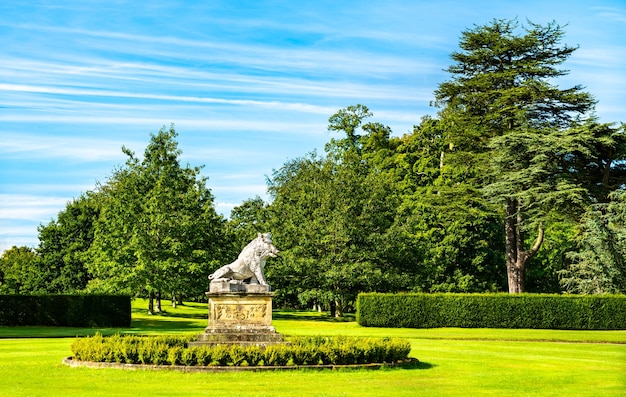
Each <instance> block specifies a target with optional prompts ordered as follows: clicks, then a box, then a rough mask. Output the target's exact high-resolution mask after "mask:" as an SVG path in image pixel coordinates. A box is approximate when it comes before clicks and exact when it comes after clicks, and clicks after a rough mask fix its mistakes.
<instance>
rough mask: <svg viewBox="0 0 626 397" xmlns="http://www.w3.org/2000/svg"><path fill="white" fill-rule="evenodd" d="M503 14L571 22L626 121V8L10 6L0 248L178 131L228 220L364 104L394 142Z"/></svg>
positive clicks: (609, 101) (0, 125) (579, 56)
mask: <svg viewBox="0 0 626 397" xmlns="http://www.w3.org/2000/svg"><path fill="white" fill-rule="evenodd" d="M493 18H504V19H513V18H518V20H519V21H520V22H521V23H523V22H525V21H526V20H527V19H529V20H531V21H533V22H538V23H546V22H549V21H552V20H554V21H556V22H557V23H559V24H561V25H565V24H567V27H566V28H565V31H566V36H565V38H564V43H566V44H569V45H579V46H580V49H579V50H578V51H576V52H575V53H574V55H573V56H572V57H571V58H570V60H568V62H567V63H566V64H565V67H566V68H567V69H569V70H570V74H569V75H568V76H566V77H564V78H561V79H560V80H559V84H560V85H561V86H562V87H566V86H572V85H575V84H581V85H583V86H585V87H586V89H587V91H589V92H590V93H592V94H593V95H594V96H595V97H596V99H597V100H598V101H599V103H598V105H597V108H596V110H597V115H598V116H599V118H600V121H602V122H619V121H625V122H626V115H625V112H624V109H626V40H625V39H626V33H624V32H626V1H624V0H620V1H608V0H598V1H589V2H572V1H570V0H568V1H549V0H543V1H536V0H527V1H501V0H493V1H472V2H469V1H446V0H439V1H436V2H434V1H418V0H414V1H409V0H407V1H400V0H385V1H361V2H356V1H308V2H307V1H262V0H259V1H159V0H153V1H149V2H143V1H142V2H139V1H135V2H124V1H115V0H109V1H102V2H100V1H88V0H80V1H73V0H64V1H58V2H51V1H37V0H34V1H11V0H7V1H3V2H1V3H0V252H2V251H3V250H4V249H7V248H10V247H11V246H13V245H18V246H21V245H27V246H31V247H35V246H37V244H38V240H37V226H38V225H40V224H45V223H48V222H49V221H50V220H51V219H53V218H56V215H57V214H58V212H59V211H61V210H63V209H64V208H65V205H66V203H67V202H68V200H71V199H72V198H74V197H78V196H80V194H81V193H83V192H85V191H88V190H93V189H94V187H95V185H96V183H97V182H105V181H106V178H107V177H108V176H109V175H110V174H111V172H112V170H113V169H114V168H115V167H116V166H118V165H120V164H122V163H123V162H124V160H125V156H124V155H123V153H122V151H121V147H122V145H125V146H127V147H129V148H130V149H132V150H134V151H135V152H137V154H142V153H143V149H144V148H145V147H146V145H147V143H148V141H149V134H150V133H155V132H157V131H158V130H159V129H160V128H161V127H162V126H164V125H166V126H169V125H170V124H171V123H174V125H175V127H176V130H177V131H178V132H179V137H178V141H179V147H180V149H181V150H182V151H183V155H182V159H183V161H184V162H188V163H189V164H190V165H192V166H197V165H205V168H204V169H203V175H205V176H208V177H209V182H208V185H209V187H210V188H211V190H212V192H213V194H214V196H215V199H216V204H217V209H218V211H219V212H221V213H223V214H224V215H226V216H228V214H229V213H230V210H231V209H232V207H233V206H235V205H239V204H240V203H241V202H242V201H243V200H245V199H247V198H251V197H254V196H256V195H260V196H261V197H264V198H266V185H265V179H266V176H269V175H271V173H272V170H273V169H277V168H279V167H281V166H282V165H283V164H284V163H285V162H286V161H287V160H289V159H293V158H296V157H299V156H302V155H304V154H306V153H308V152H310V151H312V150H314V149H318V150H321V149H322V148H323V145H324V143H325V142H327V141H328V140H329V139H330V138H331V136H332V135H331V134H330V133H329V132H328V131H327V124H328V123H327V121H328V118H329V116H330V115H332V114H333V113H334V112H336V111H337V110H338V109H340V108H343V107H346V106H348V105H355V104H358V103H360V104H364V105H366V106H368V107H369V108H370V110H371V111H372V112H373V113H374V118H373V120H375V121H379V122H382V123H384V124H387V125H389V126H390V127H391V128H392V129H393V131H394V134H396V135H402V134H404V133H407V132H409V131H410V130H411V129H412V126H413V125H414V124H417V123H418V122H419V120H420V118H421V117H422V116H423V115H426V114H431V115H434V114H435V113H436V109H434V108H431V107H430V106H429V102H430V101H431V99H432V98H433V91H434V90H435V89H436V87H437V85H438V84H439V83H441V82H443V81H445V80H447V79H448V78H449V76H448V75H447V74H446V73H445V72H444V71H443V69H445V68H446V67H448V66H449V65H450V64H451V62H450V58H449V54H450V53H451V52H452V51H455V50H457V49H458V41H459V37H460V34H461V31H463V30H465V29H467V28H471V27H473V26H474V25H475V24H476V25H482V24H485V23H488V22H489V21H490V20H492V19H493Z"/></svg>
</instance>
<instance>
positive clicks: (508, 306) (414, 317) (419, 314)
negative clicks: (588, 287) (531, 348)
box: [357, 293, 626, 330]
mask: <svg viewBox="0 0 626 397" xmlns="http://www.w3.org/2000/svg"><path fill="white" fill-rule="evenodd" d="M357 321H358V323H359V324H360V325H362V326H366V327H367V326H369V327H406V328H441V327H462V328H545V329H579V330H582V329H588V330H600V329H607V330H608V329H626V296H624V295H600V296H598V295H544V294H513V295H512V294H379V293H366V294H360V295H359V296H358V298H357Z"/></svg>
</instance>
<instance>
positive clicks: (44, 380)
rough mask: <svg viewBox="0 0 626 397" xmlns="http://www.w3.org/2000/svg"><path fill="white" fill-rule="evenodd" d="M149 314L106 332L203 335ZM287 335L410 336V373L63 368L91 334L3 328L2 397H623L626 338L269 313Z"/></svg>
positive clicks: (199, 311)
mask: <svg viewBox="0 0 626 397" xmlns="http://www.w3.org/2000/svg"><path fill="white" fill-rule="evenodd" d="M166 309H167V312H168V313H166V314H164V315H158V316H148V315H146V314H144V312H145V302H141V301H138V302H135V303H134V312H133V323H132V328H130V329H123V330H101V331H102V332H103V333H113V332H133V333H145V334H148V333H149V334H155V333H179V332H192V333H198V332H202V331H203V328H204V327H205V326H206V305H201V304H188V305H186V306H183V307H179V308H177V309H172V308H170V307H166ZM274 317H275V320H274V326H275V327H276V329H277V330H278V331H279V332H281V333H283V334H285V335H287V336H290V335H317V334H323V335H336V334H349V335H361V336H379V337H383V336H400V337H405V338H409V339H410V341H411V344H412V347H413V350H412V353H411V356H413V357H417V358H419V359H420V360H421V364H420V365H418V366H415V367H412V368H399V369H383V370H378V371H371V370H351V371H347V370H346V371H329V370H326V371H321V372H318V371H310V370H301V371H294V372H262V373H194V374H188V373H179V372H174V371H141V370H140V371H124V370H118V369H89V368H70V367H66V366H64V365H63V364H61V359H62V358H63V357H66V356H69V355H70V345H71V343H72V340H73V336H74V335H86V334H92V333H94V332H95V331H97V330H93V329H76V328H41V327H18V328H6V327H5V328H3V327H0V338H1V339H0V357H1V360H0V396H64V397H69V396H86V395H89V396H196V395H200V396H202V395H204V396H226V395H228V396H233V395H237V396H239V395H242V396H471V395H475V396H490V395H493V396H504V395H507V396H624V395H625V394H626V331H556V330H555V331H550V330H499V329H425V330H424V329H390V328H362V327H359V326H358V325H357V324H356V323H355V322H353V321H352V322H346V321H334V320H333V319H330V318H328V317H326V316H320V315H318V314H317V313H312V312H311V313H309V312H307V313H302V312H279V313H275V316H274Z"/></svg>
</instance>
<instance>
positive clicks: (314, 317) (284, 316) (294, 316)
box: [272, 310, 356, 323]
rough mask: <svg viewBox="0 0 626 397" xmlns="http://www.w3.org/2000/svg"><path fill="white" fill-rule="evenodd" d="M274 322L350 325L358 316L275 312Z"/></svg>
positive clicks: (273, 315)
mask: <svg viewBox="0 0 626 397" xmlns="http://www.w3.org/2000/svg"><path fill="white" fill-rule="evenodd" d="M272 319H274V320H294V321H325V322H330V323H349V322H354V321H356V316H355V315H354V314H352V313H349V314H345V315H344V317H331V316H330V314H328V313H318V312H307V311H286V310H281V311H274V312H273V313H272Z"/></svg>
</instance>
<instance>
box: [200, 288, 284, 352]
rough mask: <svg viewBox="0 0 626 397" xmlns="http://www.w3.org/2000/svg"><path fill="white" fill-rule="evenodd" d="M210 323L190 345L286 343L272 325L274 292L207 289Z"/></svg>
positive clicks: (263, 344)
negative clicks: (215, 290) (211, 290)
mask: <svg viewBox="0 0 626 397" xmlns="http://www.w3.org/2000/svg"><path fill="white" fill-rule="evenodd" d="M206 295H207V297H208V298H209V326H208V327H206V329H205V330H204V334H200V335H198V341H197V342H192V343H190V345H192V346H193V345H195V346H198V345H216V344H240V345H259V346H265V345H269V344H276V343H283V336H282V335H281V334H279V333H277V332H276V329H275V328H274V327H273V326H272V296H273V295H274V294H273V293H270V292H263V293H247V292H220V293H214V292H207V293H206Z"/></svg>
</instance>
